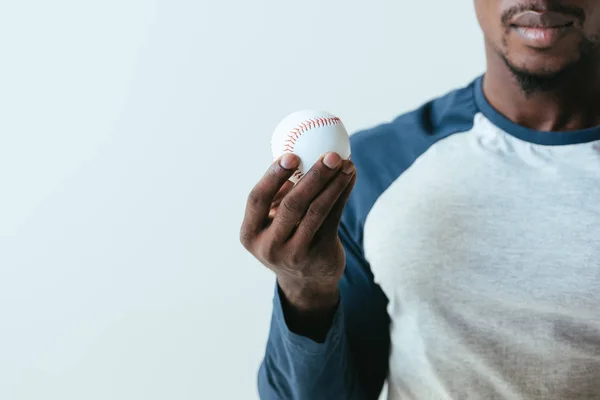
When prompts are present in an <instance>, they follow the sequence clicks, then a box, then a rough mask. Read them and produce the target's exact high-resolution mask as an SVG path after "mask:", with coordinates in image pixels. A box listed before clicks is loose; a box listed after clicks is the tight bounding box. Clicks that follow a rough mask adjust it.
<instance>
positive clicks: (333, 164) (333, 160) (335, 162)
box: [323, 153, 342, 169]
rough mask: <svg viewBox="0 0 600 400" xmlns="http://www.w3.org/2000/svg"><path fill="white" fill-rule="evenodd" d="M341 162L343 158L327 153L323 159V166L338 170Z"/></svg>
mask: <svg viewBox="0 0 600 400" xmlns="http://www.w3.org/2000/svg"><path fill="white" fill-rule="evenodd" d="M341 162H342V158H341V157H340V156H339V155H338V154H337V153H327V154H326V155H325V157H323V164H325V166H326V167H327V168H330V169H337V168H338V167H339V166H340V164H341Z"/></svg>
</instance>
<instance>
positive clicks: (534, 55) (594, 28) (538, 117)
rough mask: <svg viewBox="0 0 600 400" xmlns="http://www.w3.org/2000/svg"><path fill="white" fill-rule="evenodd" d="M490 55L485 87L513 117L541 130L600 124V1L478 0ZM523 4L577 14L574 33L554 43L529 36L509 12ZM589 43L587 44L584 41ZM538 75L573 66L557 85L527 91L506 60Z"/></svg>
mask: <svg viewBox="0 0 600 400" xmlns="http://www.w3.org/2000/svg"><path fill="white" fill-rule="evenodd" d="M475 9H476V12H477V18H478V20H479V23H480V25H481V27H482V29H483V33H484V37H485V49H486V59H487V72H486V74H485V79H484V92H485V95H486V97H487V99H488V101H489V102H490V103H491V104H492V105H493V106H494V107H495V108H496V109H497V110H498V111H500V112H501V113H502V114H504V115H505V116H506V117H507V118H508V119H510V120H511V121H513V122H515V123H517V124H520V125H523V126H526V127H528V128H532V129H536V130H539V131H568V130H577V129H584V128H589V127H593V126H597V125H600V112H599V109H598V106H597V105H598V100H600V46H598V44H599V43H600V2H598V1H596V0H560V1H556V0H554V1H551V0H543V1H542V0H537V1H535V0H475ZM517 9H533V10H540V11H541V10H565V11H566V12H567V13H572V14H573V16H574V17H575V21H574V26H573V28H572V29H570V31H569V33H568V34H567V35H566V36H565V37H563V38H562V39H560V40H559V41H558V42H557V43H555V44H553V45H552V46H551V47H549V48H543V49H539V48H535V47H532V46H530V45H528V43H526V41H525V40H523V39H522V38H521V37H520V36H519V35H518V34H517V33H516V32H515V30H514V29H511V26H510V23H509V21H505V22H504V23H503V16H504V15H509V14H510V13H511V12H514V11H515V10H517ZM584 42H585V43H586V46H585V47H586V48H583V49H582V47H583V45H582V44H583V43H584ZM507 61H508V63H509V64H510V65H511V66H513V67H514V68H517V69H520V70H523V71H524V72H527V73H530V74H532V75H534V76H537V77H542V78H543V77H544V76H546V77H548V76H552V75H555V74H560V73H561V71H565V70H567V71H568V72H565V74H564V76H562V77H561V78H560V79H558V80H557V82H556V83H555V85H553V86H554V87H552V88H551V90H543V91H537V92H534V93H531V94H528V95H526V94H525V93H524V92H523V90H522V88H521V86H520V85H519V83H518V81H517V80H516V79H515V78H514V74H513V72H512V71H511V69H510V68H509V67H508V66H507V65H506V62H507Z"/></svg>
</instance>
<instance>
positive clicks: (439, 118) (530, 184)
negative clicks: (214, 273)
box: [258, 78, 600, 400]
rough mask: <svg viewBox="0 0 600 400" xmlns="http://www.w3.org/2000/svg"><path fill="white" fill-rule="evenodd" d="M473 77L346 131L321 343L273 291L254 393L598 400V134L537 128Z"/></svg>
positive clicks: (310, 398)
mask: <svg viewBox="0 0 600 400" xmlns="http://www.w3.org/2000/svg"><path fill="white" fill-rule="evenodd" d="M482 80H483V78H479V79H477V80H476V81H474V82H473V83H472V84H470V85H469V86H467V87H465V88H462V89H459V90H456V91H454V92H451V93H449V94H447V95H446V96H444V97H441V98H439V99H436V100H433V101H431V102H429V103H427V104H425V105H423V106H422V107H420V108H419V109H417V110H415V111H413V112H410V113H408V114H405V115H402V116H400V117H398V118H397V119H395V120H394V121H393V122H391V123H388V124H385V125H381V126H378V127H375V128H373V129H370V130H366V131H363V132H359V133H357V134H356V135H353V136H352V138H351V140H352V160H353V161H354V163H355V165H356V168H357V173H358V180H357V183H356V186H355V189H354V192H353V194H352V196H351V198H350V200H349V203H348V205H347V207H346V209H345V212H344V216H343V220H342V224H341V226H340V230H339V233H340V236H341V238H342V241H343V244H344V248H345V250H346V255H347V266H346V270H345V273H344V277H343V279H342V281H341V282H340V292H341V298H340V305H339V307H338V309H337V311H336V314H335V317H334V321H333V325H332V327H331V329H330V331H329V333H328V336H327V339H326V341H325V342H324V343H316V342H313V341H312V340H310V339H308V338H305V337H301V336H298V335H296V334H294V333H292V332H291V331H290V330H289V329H288V327H287V326H286V322H285V318H284V315H283V312H282V306H281V302H280V297H279V293H278V291H277V290H276V291H275V299H274V309H273V317H272V324H271V330H270V335H269V340H268V344H267V349H266V355H265V358H264V361H263V363H262V365H261V368H260V372H259V379H258V381H259V382H258V386H259V393H260V395H261V398H262V399H267V400H271V399H283V400H296V399H302V400H304V399H306V400H320V399H327V400H338V399H340V400H345V399H349V400H355V399H356V400H358V399H377V398H378V396H379V393H380V390H381V386H382V384H383V382H384V381H386V380H387V383H388V388H389V397H388V398H389V399H390V400H408V399H411V400H412V399H415V400H428V399H433V400H438V399H440V400H446V399H453V400H466V399H484V400H493V399H511V400H512V399H514V400H517V399H519V400H521V399H523V400H524V399H544V400H565V399H600V128H592V129H586V130H580V131H571V132H539V131H535V130H531V129H527V128H524V127H522V126H519V125H516V124H514V123H512V122H511V121H509V120H508V119H507V118H505V117H504V116H503V115H501V114H500V113H499V112H498V111H496V110H495V109H494V108H493V107H492V106H491V105H490V104H489V103H488V101H487V100H486V98H485V96H484V93H483V90H482Z"/></svg>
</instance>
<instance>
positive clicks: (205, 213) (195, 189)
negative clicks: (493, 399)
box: [0, 0, 484, 400]
mask: <svg viewBox="0 0 600 400" xmlns="http://www.w3.org/2000/svg"><path fill="white" fill-rule="evenodd" d="M0 4H1V5H0V58H1V59H0V399H3V400H25V399H27V400H31V399H36V400H42V399H43V400H51V399H52V400H53V399H57V400H58V399H60V400H82V399H85V400H96V399H98V400H100V399H101V400H107V399H118V400H121V399H122V400H137V399H140V400H141V399H144V400H154V399H156V400H158V399H178V400H185V399H203V400H204V399H236V400H237V399H256V398H257V394H256V389H255V381H256V369H257V367H258V364H259V362H260V359H261V356H262V353H263V349H264V345H265V341H266V336H267V330H268V323H269V319H270V306H271V304H270V302H271V297H272V287H273V276H272V275H271V273H270V272H269V271H266V270H265V269H264V268H261V266H260V265H259V264H258V263H257V262H256V261H254V260H253V259H252V258H251V256H249V255H248V254H246V253H245V252H244V250H243V249H242V248H241V246H240V245H239V244H238V229H239V225H240V221H241V218H242V214H243V207H244V203H245V198H246V195H247V193H248V192H249V190H250V188H251V187H252V186H253V185H254V183H255V182H256V181H257V179H258V178H259V177H260V176H261V174H262V173H263V171H264V170H265V169H266V168H267V166H268V165H269V164H270V162H271V160H270V149H269V139H270V135H271V132H272V130H273V128H274V127H275V125H276V124H277V123H278V122H279V120H280V119H281V118H282V117H284V116H285V115H286V114H288V113H290V112H292V111H295V110H298V109H304V108H316V109H324V110H327V111H330V112H332V113H334V114H336V115H338V116H340V117H341V118H342V120H343V121H344V122H345V124H346V126H347V128H348V129H349V130H350V131H356V130H358V129H362V128H365V127H369V126H372V125H374V124H377V123H380V122H384V121H386V120H389V119H391V118H393V117H394V116H396V115H398V114H399V113H401V112H404V111H406V110H409V109H410V108H413V107H416V106H418V105H419V104H421V103H422V102H423V101H425V100H427V99H429V98H431V97H433V96H436V95H439V94H442V93H444V92H445V91H447V90H450V89H451V88H454V87H456V86H459V85H463V84H466V83H468V82H469V81H470V80H471V79H472V78H473V77H475V76H476V75H477V74H479V73H480V72H481V71H483V68H484V60H483V46H482V41H481V34H480V32H479V29H478V26H477V24H476V20H475V17H474V13H473V10H472V7H473V6H472V2H469V1H442V0H436V1H411V2H408V1H400V0H396V1H391V0H390V1H385V0H369V1H364V0H363V1H358V0H351V1H348V0H344V1H342V0H337V1H324V0H302V1H282V0H270V1H265V0H263V1H261V0H255V1H248V0H237V1H214V0H212V1H207V0H200V1H192V0H160V1H157V0H103V1H79V0H77V1H76V0H71V1H67V0H56V1H53V2H49V1H29V0H20V1H8V0H3V1H2V2H1V3H0Z"/></svg>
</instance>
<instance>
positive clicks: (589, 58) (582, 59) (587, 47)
mask: <svg viewBox="0 0 600 400" xmlns="http://www.w3.org/2000/svg"><path fill="white" fill-rule="evenodd" d="M597 47H598V41H594V40H591V39H589V38H583V39H582V42H581V45H580V48H579V58H578V59H577V60H576V61H574V62H572V63H570V64H567V65H565V66H564V67H563V68H561V69H559V70H541V71H540V70H537V71H531V70H528V69H527V68H525V67H519V66H517V65H515V64H514V63H512V62H511V61H510V59H509V57H508V55H507V54H503V53H501V54H500V55H501V58H502V60H503V61H504V63H505V64H506V66H507V67H508V69H509V70H510V72H511V73H512V75H513V77H514V79H515V81H516V82H517V84H518V85H519V87H520V88H521V90H522V91H523V93H524V94H525V95H526V96H527V97H530V96H531V95H533V94H536V93H544V92H552V91H556V90H558V89H560V88H561V87H563V86H564V85H565V83H567V82H569V81H570V80H571V79H573V77H574V75H577V74H581V73H585V71H586V70H587V69H589V68H590V67H591V68H594V66H596V65H597V64H596V63H595V62H594V61H595V60H594V58H595V57H594V50H595V49H596V48H597Z"/></svg>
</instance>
